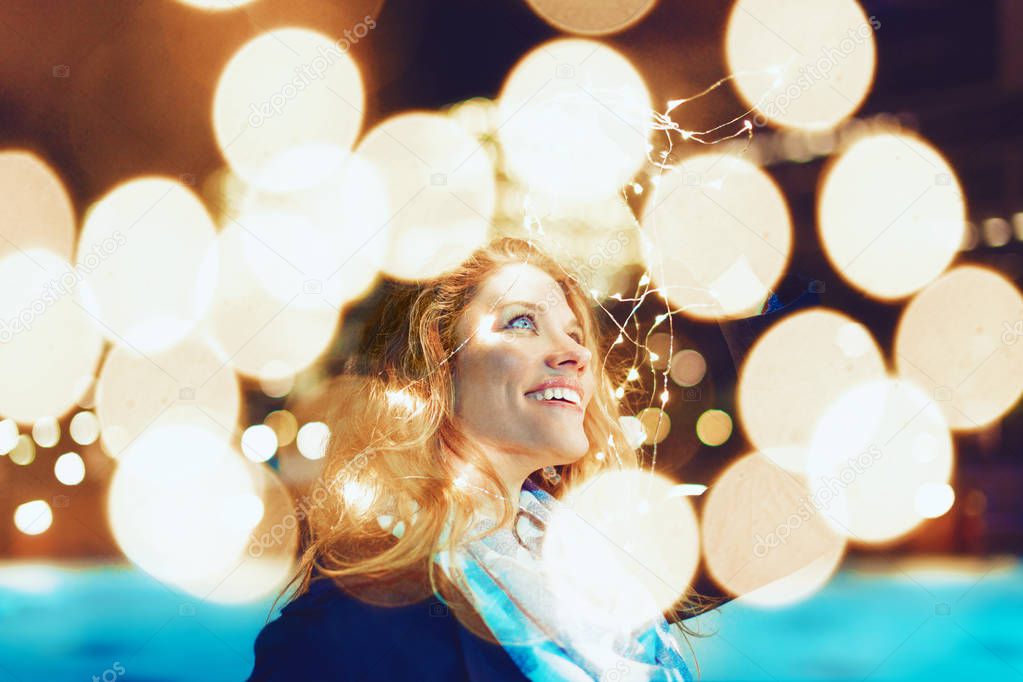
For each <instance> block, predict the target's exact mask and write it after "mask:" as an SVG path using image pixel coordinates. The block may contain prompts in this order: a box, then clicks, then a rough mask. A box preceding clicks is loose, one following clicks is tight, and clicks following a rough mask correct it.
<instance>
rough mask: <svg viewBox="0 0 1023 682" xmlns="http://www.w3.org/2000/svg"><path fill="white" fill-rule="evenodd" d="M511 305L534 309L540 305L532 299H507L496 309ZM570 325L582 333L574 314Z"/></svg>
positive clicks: (581, 327)
mask: <svg viewBox="0 0 1023 682" xmlns="http://www.w3.org/2000/svg"><path fill="white" fill-rule="evenodd" d="M513 305H518V306H522V307H524V308H529V309H530V310H536V309H538V308H539V307H540V304H539V303H533V302H532V301H508V302H507V303H504V304H502V305H500V306H498V310H504V309H505V308H510V307H512V306H513ZM570 326H571V328H572V329H576V330H578V331H579V333H582V331H583V326H582V325H581V324H579V320H578V319H577V318H576V317H575V315H572V323H571V325H570Z"/></svg>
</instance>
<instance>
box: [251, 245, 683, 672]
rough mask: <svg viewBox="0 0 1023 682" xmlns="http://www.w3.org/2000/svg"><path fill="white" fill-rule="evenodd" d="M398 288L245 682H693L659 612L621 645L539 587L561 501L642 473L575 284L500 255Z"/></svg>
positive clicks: (546, 268)
mask: <svg viewBox="0 0 1023 682" xmlns="http://www.w3.org/2000/svg"><path fill="white" fill-rule="evenodd" d="M396 289H397V291H395V292H392V294H391V295H390V296H389V297H388V303H387V305H386V306H385V307H383V308H382V309H381V312H380V314H379V316H378V318H377V320H376V323H377V324H376V325H371V326H370V327H368V328H367V329H368V331H369V334H368V335H367V337H366V338H365V339H364V350H365V353H363V354H361V357H363V358H364V360H363V361H362V365H361V366H355V365H352V366H350V367H349V370H351V371H350V372H349V373H350V374H364V375H367V376H368V377H370V378H369V379H366V380H365V382H364V383H357V384H355V385H356V386H358V388H357V389H353V383H352V382H347V383H344V382H343V383H342V385H343V386H344V390H345V391H347V394H346V395H345V397H339V398H338V399H336V400H334V401H333V404H334V405H335V406H337V408H338V415H339V416H338V418H337V419H335V420H334V421H333V424H332V430H331V431H332V435H331V440H330V443H329V445H328V453H327V458H326V463H325V466H324V470H323V472H322V474H321V477H320V481H321V485H323V486H324V487H326V489H327V490H329V491H331V492H332V494H330V495H326V496H325V498H326V499H327V503H325V504H323V505H319V506H317V507H315V508H314V509H313V510H311V511H310V513H309V515H308V517H307V521H308V524H309V536H310V540H309V543H308V546H307V549H306V551H305V552H304V554H303V557H302V561H301V568H300V571H299V573H298V575H296V579H298V578H301V583H300V586H299V588H298V590H297V591H296V594H297V595H300V596H297V597H293V599H292V601H291V603H289V604H288V605H287V606H286V607H285V608H284V609H283V611H282V614H281V616H280V617H279V618H278V619H277V620H275V621H273V622H271V623H269V624H268V625H267V626H266V627H265V628H264V629H263V631H262V632H261V633H260V635H259V637H258V639H257V641H256V644H255V653H256V663H255V668H254V670H253V673H252V676H251V678H250V680H252V681H253V682H256V681H265V680H285V679H288V680H291V679H306V680H310V679H313V680H319V679H323V680H372V679H380V680H392V679H415V680H434V679H436V680H463V679H464V680H522V679H530V680H591V679H602V680H626V679H629V680H632V679H635V680H686V681H688V680H691V675H690V673H689V670H688V668H687V667H686V665H685V663H684V662H683V660H682V658H681V655H680V652H679V649H678V645H677V643H676V641H675V640H674V639H673V638H672V636H671V635H670V634H669V631H668V624H667V622H666V621H665V619H664V618H663V616H662V615H661V614H660V613H659V612H657V613H656V617H653V618H652V619H651V620H650V622H649V623H645V624H644V626H643V627H641V628H637V629H635V630H630V631H619V630H616V629H615V628H614V627H609V624H608V623H607V622H606V619H601V618H599V617H598V618H594V617H590V616H588V615H586V614H587V613H592V610H591V611H587V610H586V609H585V608H583V607H582V602H573V601H570V600H569V598H568V597H567V596H566V595H565V594H564V593H563V592H564V591H563V590H562V591H561V592H558V591H552V590H551V589H550V585H549V584H547V583H546V582H545V580H544V575H545V573H544V569H543V564H542V558H541V554H540V548H541V543H542V540H543V532H544V527H545V523H546V521H547V520H548V519H549V518H550V515H551V513H552V512H554V511H556V510H557V508H558V502H557V499H556V497H557V495H559V494H560V491H562V490H564V489H566V488H568V487H570V486H572V485H573V483H576V482H578V481H583V480H587V479H588V478H589V477H591V476H593V475H595V474H597V473H598V472H601V471H605V470H616V469H633V468H636V467H638V466H639V464H640V462H639V456H638V454H637V453H636V451H635V450H634V449H633V448H632V447H630V445H629V444H628V441H627V439H626V435H625V433H624V432H623V430H622V428H621V426H620V424H619V421H618V417H619V412H618V406H617V402H616V401H615V399H614V398H613V397H612V396H613V391H614V388H615V386H617V385H618V383H620V381H619V380H620V379H621V377H618V376H611V372H610V370H608V369H607V368H606V367H605V365H604V363H603V362H598V361H595V359H598V358H603V357H604V354H603V349H602V348H601V340H600V338H599V336H600V330H599V329H598V325H597V321H596V319H595V318H594V315H593V313H592V311H591V309H590V308H589V306H588V301H587V299H586V297H585V295H584V293H583V289H582V288H581V286H580V283H579V282H578V281H577V279H576V278H575V277H574V276H573V275H571V274H570V273H567V272H565V271H564V270H563V269H562V268H561V267H560V266H559V265H558V264H557V263H556V262H554V261H553V260H551V259H550V258H548V257H546V256H545V255H544V254H542V253H541V252H540V251H538V250H537V249H536V248H535V247H533V246H532V245H531V244H530V243H528V242H526V241H522V240H519V239H512V238H504V239H499V240H496V241H494V242H492V243H491V244H490V245H488V246H487V247H485V248H482V249H480V250H479V251H477V252H476V253H475V254H474V255H473V256H472V257H471V258H469V259H468V260H467V261H466V262H465V263H463V264H462V265H461V267H459V268H458V269H456V270H455V271H453V272H450V273H447V274H445V275H443V276H442V277H440V278H439V279H437V280H436V281H433V282H430V283H428V284H426V285H424V286H420V287H404V286H397V287H396ZM614 331H615V333H616V334H617V331H618V330H617V329H615V330H614ZM618 588H619V586H615V585H609V586H608V593H614V592H616V591H617V590H618ZM559 589H560V588H559ZM572 599H575V596H573V597H572ZM566 604H567V605H568V607H569V608H568V609H567V610H566V608H565V607H566ZM577 604H579V606H578V608H577V606H576V605H577ZM672 615H673V616H677V615H678V611H676V612H673V613H672ZM673 620H674V618H673Z"/></svg>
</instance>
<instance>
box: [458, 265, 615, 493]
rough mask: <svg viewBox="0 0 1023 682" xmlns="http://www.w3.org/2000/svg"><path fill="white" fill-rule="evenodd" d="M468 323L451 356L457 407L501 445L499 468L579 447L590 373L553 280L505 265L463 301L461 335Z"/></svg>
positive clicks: (559, 460)
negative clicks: (468, 300) (462, 343)
mask: <svg viewBox="0 0 1023 682" xmlns="http://www.w3.org/2000/svg"><path fill="white" fill-rule="evenodd" d="M473 330H476V334H475V336H473V338H472V339H471V340H470V341H469V342H468V343H467V344H466V345H465V346H463V347H462V349H461V350H459V351H458V354H457V355H456V356H455V358H456V361H455V371H454V383H455V412H456V414H457V415H458V417H460V418H461V420H462V422H463V426H464V427H466V428H467V429H468V431H469V433H470V435H471V436H472V437H475V438H477V439H480V440H481V441H483V442H485V443H488V444H490V445H491V446H493V449H494V450H496V451H497V452H499V454H498V455H497V456H499V457H501V458H502V459H503V460H504V461H501V462H495V465H496V466H497V467H498V469H499V470H501V469H502V467H503V469H504V472H505V473H506V474H510V475H515V476H521V479H525V477H526V476H528V475H529V474H530V473H531V472H533V471H536V470H537V469H539V468H541V467H543V466H546V465H548V464H567V463H570V462H574V461H576V460H577V459H579V458H580V457H582V456H583V455H585V454H586V452H587V451H588V450H589V445H590V444H589V442H588V440H587V438H586V433H585V432H584V431H583V415H584V414H585V411H586V408H587V406H588V405H589V403H590V400H591V399H592V398H593V392H594V388H595V385H596V380H595V375H594V371H593V368H592V367H591V365H590V356H591V353H590V351H589V350H588V349H587V348H585V347H584V346H583V345H582V343H583V340H584V339H583V336H582V327H581V326H580V324H579V322H578V320H577V319H576V317H575V314H574V313H573V312H572V309H571V308H570V307H569V305H568V301H567V300H566V299H565V295H564V293H563V292H562V290H561V287H560V286H559V285H558V284H557V282H555V281H554V279H552V278H551V277H550V275H548V274H547V273H545V272H544V271H543V270H540V269H539V268H536V267H534V266H532V265H526V264H516V265H506V266H503V267H502V268H500V269H498V270H497V271H495V272H494V273H492V274H491V275H490V277H488V278H487V279H486V280H485V281H484V283H483V285H482V287H481V288H480V290H479V292H478V293H477V295H476V296H475V298H473V300H472V301H471V302H470V303H469V305H468V306H467V307H466V310H465V315H464V316H463V318H462V319H461V320H460V322H459V324H458V329H457V335H458V340H459V342H461V341H463V340H465V339H466V338H467V337H468V336H469V335H470V334H472V332H473ZM544 389H549V390H547V392H546V393H545V391H544ZM555 392H556V393H557V394H560V396H561V399H560V400H559V399H557V398H556V397H555V396H554V395H552V393H555ZM538 398H540V399H538ZM519 483H520V484H521V480H519Z"/></svg>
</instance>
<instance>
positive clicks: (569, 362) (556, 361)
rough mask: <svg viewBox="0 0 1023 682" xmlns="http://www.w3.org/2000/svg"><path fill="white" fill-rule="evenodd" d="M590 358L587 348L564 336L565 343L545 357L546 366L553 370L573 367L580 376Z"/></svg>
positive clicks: (590, 354)
mask: <svg viewBox="0 0 1023 682" xmlns="http://www.w3.org/2000/svg"><path fill="white" fill-rule="evenodd" d="M592 356H593V353H591V352H590V349H589V348H587V347H586V346H583V345H581V344H579V343H577V342H576V340H575V339H573V338H572V337H571V336H568V335H566V336H565V342H564V343H563V344H561V345H560V346H559V347H558V349H557V350H555V351H553V352H552V353H550V354H549V355H548V356H547V366H548V367H551V368H553V369H562V368H563V367H569V366H574V367H575V369H576V371H577V372H579V373H580V374H582V373H583V371H584V370H585V369H586V368H587V367H588V366H589V364H590V358H591V357H592Z"/></svg>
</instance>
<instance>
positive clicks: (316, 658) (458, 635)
mask: <svg viewBox="0 0 1023 682" xmlns="http://www.w3.org/2000/svg"><path fill="white" fill-rule="evenodd" d="M255 651H256V663H255V666H254V668H253V671H252V675H251V676H250V677H249V682H292V681H293V680H302V681H307V682H317V681H319V680H322V681H323V682H328V681H329V682H361V681H362V680H388V681H391V680H416V681H417V682H433V681H436V682H452V681H458V680H472V681H473V682H491V681H494V682H502V681H504V680H509V681H511V680H514V681H515V682H521V681H522V680H525V679H526V678H525V676H524V675H523V674H522V673H521V672H520V671H519V669H518V667H517V666H516V665H515V663H514V661H512V659H511V658H510V657H509V656H508V654H507V653H506V652H505V650H504V649H503V648H501V646H500V645H497V644H494V643H491V642H488V641H485V640H483V639H481V638H479V637H477V636H476V635H474V634H473V633H472V632H470V631H469V630H467V629H466V628H465V627H464V626H463V625H462V624H461V623H460V622H459V621H458V619H457V618H455V617H454V615H453V614H451V613H450V612H449V611H448V608H447V606H445V605H444V604H443V603H442V602H440V601H439V600H437V598H436V597H433V598H431V599H427V600H424V601H421V602H419V603H417V604H412V605H410V606H401V607H394V608H392V607H380V606H371V605H369V604H366V603H364V602H362V601H359V600H358V599H355V598H354V597H351V596H349V595H348V594H346V593H345V592H344V591H342V590H341V589H340V588H338V587H337V586H336V584H335V583H334V581H333V580H330V579H318V580H314V581H313V582H312V584H311V586H310V588H309V590H308V591H307V592H306V593H305V594H303V595H301V596H300V597H299V598H298V599H296V600H294V601H293V602H291V603H290V604H288V605H286V606H285V607H284V608H283V609H282V610H281V615H280V617H278V618H277V619H276V620H274V621H271V622H270V623H267V625H266V626H264V627H263V629H262V630H261V631H260V633H259V636H258V637H257V638H256V643H255Z"/></svg>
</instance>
